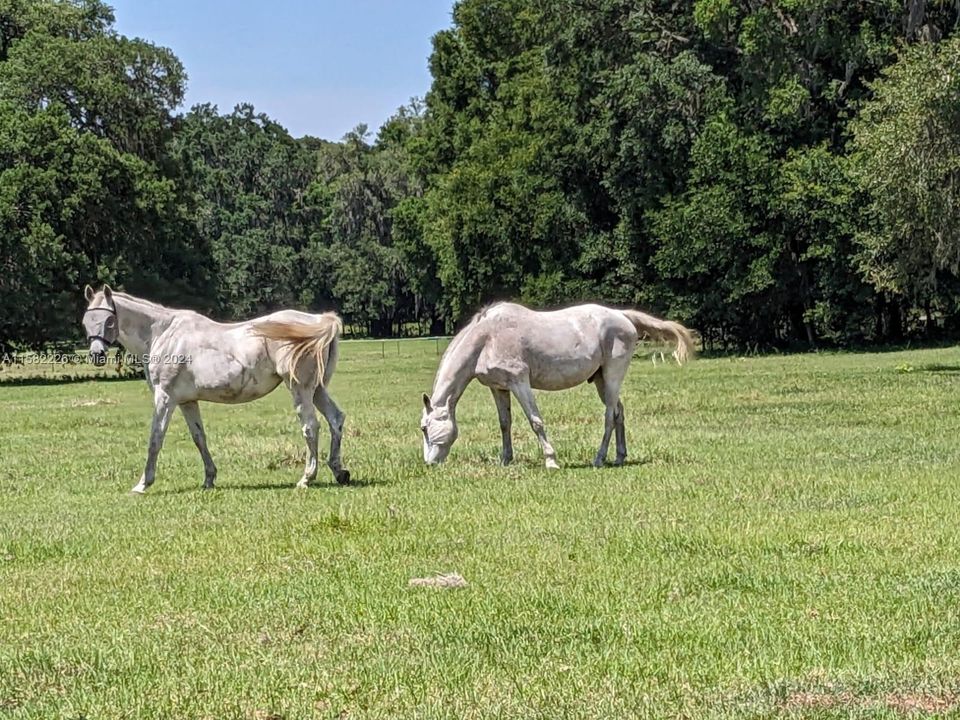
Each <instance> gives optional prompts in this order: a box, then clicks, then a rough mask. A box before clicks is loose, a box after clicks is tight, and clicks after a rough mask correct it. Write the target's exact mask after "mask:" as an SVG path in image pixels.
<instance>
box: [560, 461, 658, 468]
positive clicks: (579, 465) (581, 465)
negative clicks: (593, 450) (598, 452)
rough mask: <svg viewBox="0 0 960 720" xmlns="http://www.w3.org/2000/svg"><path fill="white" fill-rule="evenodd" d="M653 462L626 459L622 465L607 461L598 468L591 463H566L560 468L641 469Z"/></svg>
mask: <svg viewBox="0 0 960 720" xmlns="http://www.w3.org/2000/svg"><path fill="white" fill-rule="evenodd" d="M652 462H653V458H627V459H626V460H624V462H623V464H622V465H614V464H613V462H612V461H607V462H606V463H604V464H603V465H601V466H600V467H598V468H595V467H594V466H593V461H592V460H588V461H580V462H568V463H564V464H563V465H561V469H562V468H567V469H569V470H584V469H590V470H619V469H620V468H626V467H642V466H643V465H650V464H651V463H652Z"/></svg>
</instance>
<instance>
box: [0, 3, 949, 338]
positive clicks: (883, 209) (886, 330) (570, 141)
mask: <svg viewBox="0 0 960 720" xmlns="http://www.w3.org/2000/svg"><path fill="white" fill-rule="evenodd" d="M958 12H960V11H958V5H957V3H955V2H952V1H951V2H946V1H940V0H871V1H870V2H864V1H857V2H850V1H848V0H695V1H693V2H679V1H677V0H460V2H457V3H456V4H455V5H454V6H453V14H452V19H453V21H452V25H451V27H450V28H449V29H446V30H443V31H441V32H439V33H438V34H437V35H435V36H434V38H433V51H432V54H431V56H430V59H429V63H430V70H431V73H432V76H433V81H432V85H431V87H430V89H429V91H428V92H427V94H426V96H425V98H424V99H423V101H418V100H414V101H411V103H410V104H409V105H408V106H405V107H402V108H400V109H398V111H397V112H396V114H395V115H394V116H393V117H392V118H390V119H389V120H388V121H387V122H386V123H385V124H384V125H383V126H382V127H381V128H380V129H379V130H378V131H377V132H376V133H375V134H373V133H371V132H370V131H369V130H368V128H366V127H365V126H363V125H360V126H358V127H357V128H356V129H355V130H354V131H353V132H351V133H349V134H348V135H346V136H345V137H344V138H342V139H341V140H340V141H339V142H328V141H324V140H320V139H317V138H312V137H304V138H293V137H291V136H290V134H289V133H288V132H287V131H286V130H285V129H284V128H283V127H282V126H281V125H279V124H278V123H277V122H275V121H274V120H272V119H271V118H269V117H267V116H266V115H264V114H263V113H260V112H257V110H256V109H255V108H254V107H252V106H250V105H248V104H240V105H238V106H237V107H236V108H235V109H234V110H233V111H232V112H229V113H226V114H223V113H221V112H220V111H219V110H218V109H217V108H216V107H213V106H210V105H199V106H195V107H193V108H192V109H190V110H189V111H186V112H181V111H179V110H178V108H179V107H180V105H181V102H182V100H183V97H184V89H185V84H186V80H187V76H186V72H185V69H184V67H183V66H182V64H181V63H180V61H179V60H178V59H177V57H176V56H175V55H174V53H173V52H172V51H171V50H169V49H166V48H161V47H157V46H156V45H153V44H151V43H150V42H148V41H145V40H140V39H130V38H127V37H124V36H122V35H120V34H119V33H117V32H116V31H115V30H114V28H113V23H114V16H113V11H112V10H111V9H110V7H109V6H108V5H106V4H104V3H103V2H101V0H0V348H11V347H13V348H16V347H38V346H41V345H43V344H45V343H48V342H50V341H51V340H68V339H73V338H76V336H77V333H78V328H79V323H78V317H79V313H80V312H81V311H82V304H83V300H82V294H81V293H80V290H79V289H80V288H82V287H83V285H84V284H85V283H86V282H93V281H101V282H110V283H112V284H113V285H115V286H122V287H124V288H125V289H127V290H128V291H130V292H134V293H138V294H142V295H145V296H147V297H150V298H152V299H154V300H157V301H159V302H164V303H168V304H172V305H178V306H186V307H193V308H195V309H197V310H200V311H203V312H206V313H210V314H212V315H213V316H214V317H218V318H223V319H236V318H241V317H248V316H251V315H254V314H258V313H263V312H267V311H269V310H272V309H276V308H279V307H287V306H292V307H299V308H303V309H315V310H320V309H336V310H337V311H339V312H340V313H341V314H342V315H343V316H344V318H345V320H346V321H347V323H348V324H349V326H350V327H351V328H352V329H353V330H354V331H355V332H357V333H363V334H370V335H374V336H384V335H392V334H398V333H415V332H416V333H428V332H432V333H438V332H443V331H448V330H451V329H454V328H455V327H456V326H457V325H458V324H459V323H461V322H462V321H463V320H464V319H465V318H467V317H469V316H470V315H471V314H472V313H473V312H475V311H476V310H477V309H478V308H479V307H481V306H482V305H483V304H485V303H487V302H490V301H493V300H496V299H506V298H514V299H519V300H521V301H523V302H526V303H530V304H533V305H537V306H550V305H559V304H565V303H570V302H576V301H587V300H594V301H601V302H605V303H617V304H626V305H632V306H640V307H643V308H645V309H647V310H650V311H654V312H657V313H659V314H663V315H667V316H670V317H672V318H675V319H678V320H680V321H682V322H684V323H685V324H687V325H689V326H691V327H695V328H697V329H698V330H699V331H700V333H701V335H702V337H703V340H704V343H705V344H706V345H707V346H708V347H738V348H760V349H765V348H773V347H792V346H823V345H849V344H865V343H876V342H890V341H898V340H900V339H902V338H904V337H905V336H908V335H911V334H922V335H926V336H936V335H952V334H955V333H956V332H957V331H958V330H960V307H958V302H957V299H958V297H960V292H958V291H960V284H958V279H957V276H958V268H960V229H958V228H960V222H958V220H960V72H958V70H960V39H958V38H957V37H955V28H956V25H957V22H958V20H960V17H958Z"/></svg>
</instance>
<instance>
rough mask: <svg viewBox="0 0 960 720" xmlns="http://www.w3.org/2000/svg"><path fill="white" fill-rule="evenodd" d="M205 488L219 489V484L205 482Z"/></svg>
mask: <svg viewBox="0 0 960 720" xmlns="http://www.w3.org/2000/svg"><path fill="white" fill-rule="evenodd" d="M203 489H204V490H216V489H217V486H216V485H214V484H213V483H204V484H203Z"/></svg>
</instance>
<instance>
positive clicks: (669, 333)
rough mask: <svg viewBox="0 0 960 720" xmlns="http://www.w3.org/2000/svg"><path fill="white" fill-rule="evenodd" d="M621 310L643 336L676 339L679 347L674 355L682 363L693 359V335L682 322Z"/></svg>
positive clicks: (666, 339) (656, 338) (667, 339)
mask: <svg viewBox="0 0 960 720" xmlns="http://www.w3.org/2000/svg"><path fill="white" fill-rule="evenodd" d="M620 312H622V313H623V314H624V315H626V316H627V319H628V320H629V321H630V322H632V323H633V326H634V327H635V328H636V329H637V333H638V334H639V335H640V337H641V338H642V337H644V336H646V337H649V338H651V339H653V340H661V341H669V340H674V341H676V343H677V349H676V350H674V352H673V356H674V357H675V358H676V359H677V362H678V363H680V364H681V365H682V364H683V363H685V362H686V361H687V360H692V359H693V356H694V354H695V352H696V351H695V349H694V346H693V335H692V334H691V333H690V331H689V330H688V329H687V328H685V327H684V326H683V325H681V324H680V323H677V322H673V321H672V320H661V319H660V318H655V317H653V315H647V314H646V313H642V312H640V311H639V310H621V311H620Z"/></svg>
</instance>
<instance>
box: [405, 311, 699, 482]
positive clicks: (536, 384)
mask: <svg viewBox="0 0 960 720" xmlns="http://www.w3.org/2000/svg"><path fill="white" fill-rule="evenodd" d="M644 337H649V338H651V339H653V340H674V341H675V342H676V345H677V348H676V351H675V353H674V355H675V357H676V359H677V361H678V362H679V363H683V362H685V361H686V360H687V359H688V358H689V357H691V356H692V355H693V350H694V348H693V339H692V337H691V335H690V331H689V330H687V329H686V328H685V327H683V326H682V325H680V324H679V323H675V322H671V321H669V320H659V319H657V318H655V317H652V316H650V315H646V314H645V313H642V312H639V311H637V310H617V309H614V308H608V307H603V306H602V305H577V306H574V307H569V308H566V309H564V310H555V311H552V312H537V311H534V310H530V309H528V308H525V307H523V306H522V305H515V304H513V303H498V304H495V305H492V306H490V307H488V308H486V309H485V310H483V311H481V312H480V313H478V314H477V315H475V316H474V317H473V319H472V320H471V321H470V324H469V325H467V326H466V327H465V328H464V329H463V330H461V331H460V332H459V333H458V334H457V335H456V337H454V338H453V340H452V341H451V343H450V346H449V347H448V348H447V350H446V352H445V353H444V354H443V358H442V359H441V361H440V368H439V369H438V370H437V376H436V379H435V380H434V383H433V394H432V396H427V395H426V394H425V395H424V396H423V417H422V419H421V422H420V429H421V431H422V432H423V459H424V461H425V462H427V463H428V464H431V465H432V464H434V463H439V462H443V461H444V460H445V459H446V457H447V455H448V454H449V453H450V448H451V446H452V445H453V443H454V441H455V440H456V439H457V434H458V430H457V420H456V410H457V401H458V400H459V399H460V396H461V395H463V391H464V390H465V389H466V387H467V385H468V384H469V383H470V381H471V380H473V379H474V378H476V379H477V380H479V381H480V383H482V384H483V385H486V386H487V387H489V388H490V390H491V391H492V392H493V399H494V401H495V402H496V404H497V411H498V413H499V415H500V434H501V436H502V439H503V451H502V453H501V456H500V459H501V461H502V463H503V464H504V465H506V464H508V463H510V461H511V460H513V444H512V441H511V438H510V425H511V416H510V393H513V395H514V396H515V397H516V398H517V400H518V401H519V402H520V406H521V407H522V408H523V411H524V413H526V416H527V419H528V420H529V421H530V426H531V427H532V428H533V432H534V433H535V434H536V436H537V439H538V440H539V441H540V447H541V448H542V450H543V455H544V458H545V461H546V466H547V467H548V468H557V467H559V465H558V464H557V456H556V453H555V452H554V450H553V446H551V445H550V443H549V442H548V441H547V433H546V429H545V427H544V424H543V419H542V418H541V416H540V411H539V410H538V409H537V403H536V401H535V400H534V397H533V389H534V388H536V389H539V390H565V389H567V388H572V387H574V386H575V385H579V384H580V383H582V382H592V383H593V384H594V385H595V386H596V388H597V392H598V393H599V395H600V399H601V400H602V401H603V404H604V405H605V406H606V413H605V414H604V428H603V440H602V441H601V442H600V450H599V451H598V452H597V456H596V458H595V459H594V461H593V464H594V466H595V467H600V466H602V465H603V464H604V463H605V462H606V459H607V449H608V447H609V445H610V436H611V434H612V433H613V431H614V430H616V431H617V455H616V461H615V464H616V465H622V464H623V462H624V460H625V459H626V457H627V443H626V436H625V431H624V415H623V403H621V402H620V386H621V384H622V383H623V378H624V376H625V375H626V373H627V368H628V367H629V366H630V360H631V358H632V357H633V352H634V349H635V348H636V346H637V343H638V342H639V341H640V340H641V339H642V338H644Z"/></svg>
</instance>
